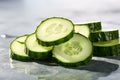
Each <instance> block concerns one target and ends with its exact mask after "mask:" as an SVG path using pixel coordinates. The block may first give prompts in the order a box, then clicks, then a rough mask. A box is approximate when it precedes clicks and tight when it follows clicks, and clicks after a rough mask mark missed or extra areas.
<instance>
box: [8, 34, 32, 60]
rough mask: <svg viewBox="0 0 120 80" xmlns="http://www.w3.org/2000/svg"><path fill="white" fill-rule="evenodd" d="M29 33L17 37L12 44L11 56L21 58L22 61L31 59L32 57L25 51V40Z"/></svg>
mask: <svg viewBox="0 0 120 80" xmlns="http://www.w3.org/2000/svg"><path fill="white" fill-rule="evenodd" d="M26 38H27V35H24V36H20V37H17V38H16V39H15V40H13V41H12V42H11V44H10V51H11V53H10V57H11V58H12V59H16V60H21V61H29V60H30V59H31V58H30V57H29V56H28V55H26V52H25V44H24V43H25V40H26Z"/></svg>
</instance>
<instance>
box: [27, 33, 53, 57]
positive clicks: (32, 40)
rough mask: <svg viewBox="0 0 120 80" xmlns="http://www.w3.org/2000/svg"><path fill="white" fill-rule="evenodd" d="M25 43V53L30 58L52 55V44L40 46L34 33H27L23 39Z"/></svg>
mask: <svg viewBox="0 0 120 80" xmlns="http://www.w3.org/2000/svg"><path fill="white" fill-rule="evenodd" d="M25 44H26V48H27V49H26V50H27V54H28V56H30V57H31V58H34V59H47V58H49V57H50V56H51V55H52V54H51V51H52V48H53V47H52V46H50V47H46V46H42V45H40V44H38V42H37V39H36V35H35V34H31V35H29V36H28V37H27V39H26V41H25Z"/></svg>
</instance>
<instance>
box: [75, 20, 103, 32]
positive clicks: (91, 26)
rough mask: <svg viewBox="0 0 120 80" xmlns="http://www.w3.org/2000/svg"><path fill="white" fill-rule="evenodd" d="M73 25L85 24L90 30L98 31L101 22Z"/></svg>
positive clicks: (100, 27)
mask: <svg viewBox="0 0 120 80" xmlns="http://www.w3.org/2000/svg"><path fill="white" fill-rule="evenodd" d="M75 25H81V26H82V25H86V26H88V27H89V28H90V32H94V31H99V30H101V29H102V26H101V22H89V23H81V24H75Z"/></svg>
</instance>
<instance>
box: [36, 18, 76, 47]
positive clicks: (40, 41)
mask: <svg viewBox="0 0 120 80" xmlns="http://www.w3.org/2000/svg"><path fill="white" fill-rule="evenodd" d="M51 18H59V19H64V20H68V21H70V22H71V24H72V25H73V30H72V31H71V33H70V34H69V35H67V36H66V37H64V38H61V39H58V40H56V41H51V42H46V41H42V40H40V39H39V38H38V37H37V30H38V28H39V26H40V25H41V23H43V22H45V21H46V20H48V19H51ZM51 18H47V19H45V20H43V21H42V22H41V23H40V24H39V25H38V27H37V29H36V31H35V33H36V37H37V40H38V43H39V44H41V45H43V46H53V45H58V44H61V43H64V42H66V41H68V40H70V39H71V38H72V37H73V34H74V24H73V23H72V21H71V20H69V19H66V18H62V17H51Z"/></svg>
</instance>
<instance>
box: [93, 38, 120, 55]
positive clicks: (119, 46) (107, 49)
mask: <svg viewBox="0 0 120 80" xmlns="http://www.w3.org/2000/svg"><path fill="white" fill-rule="evenodd" d="M93 48H94V51H93V55H94V56H99V57H102V56H117V55H119V54H120V43H119V39H115V40H111V41H105V42H94V43H93Z"/></svg>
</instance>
